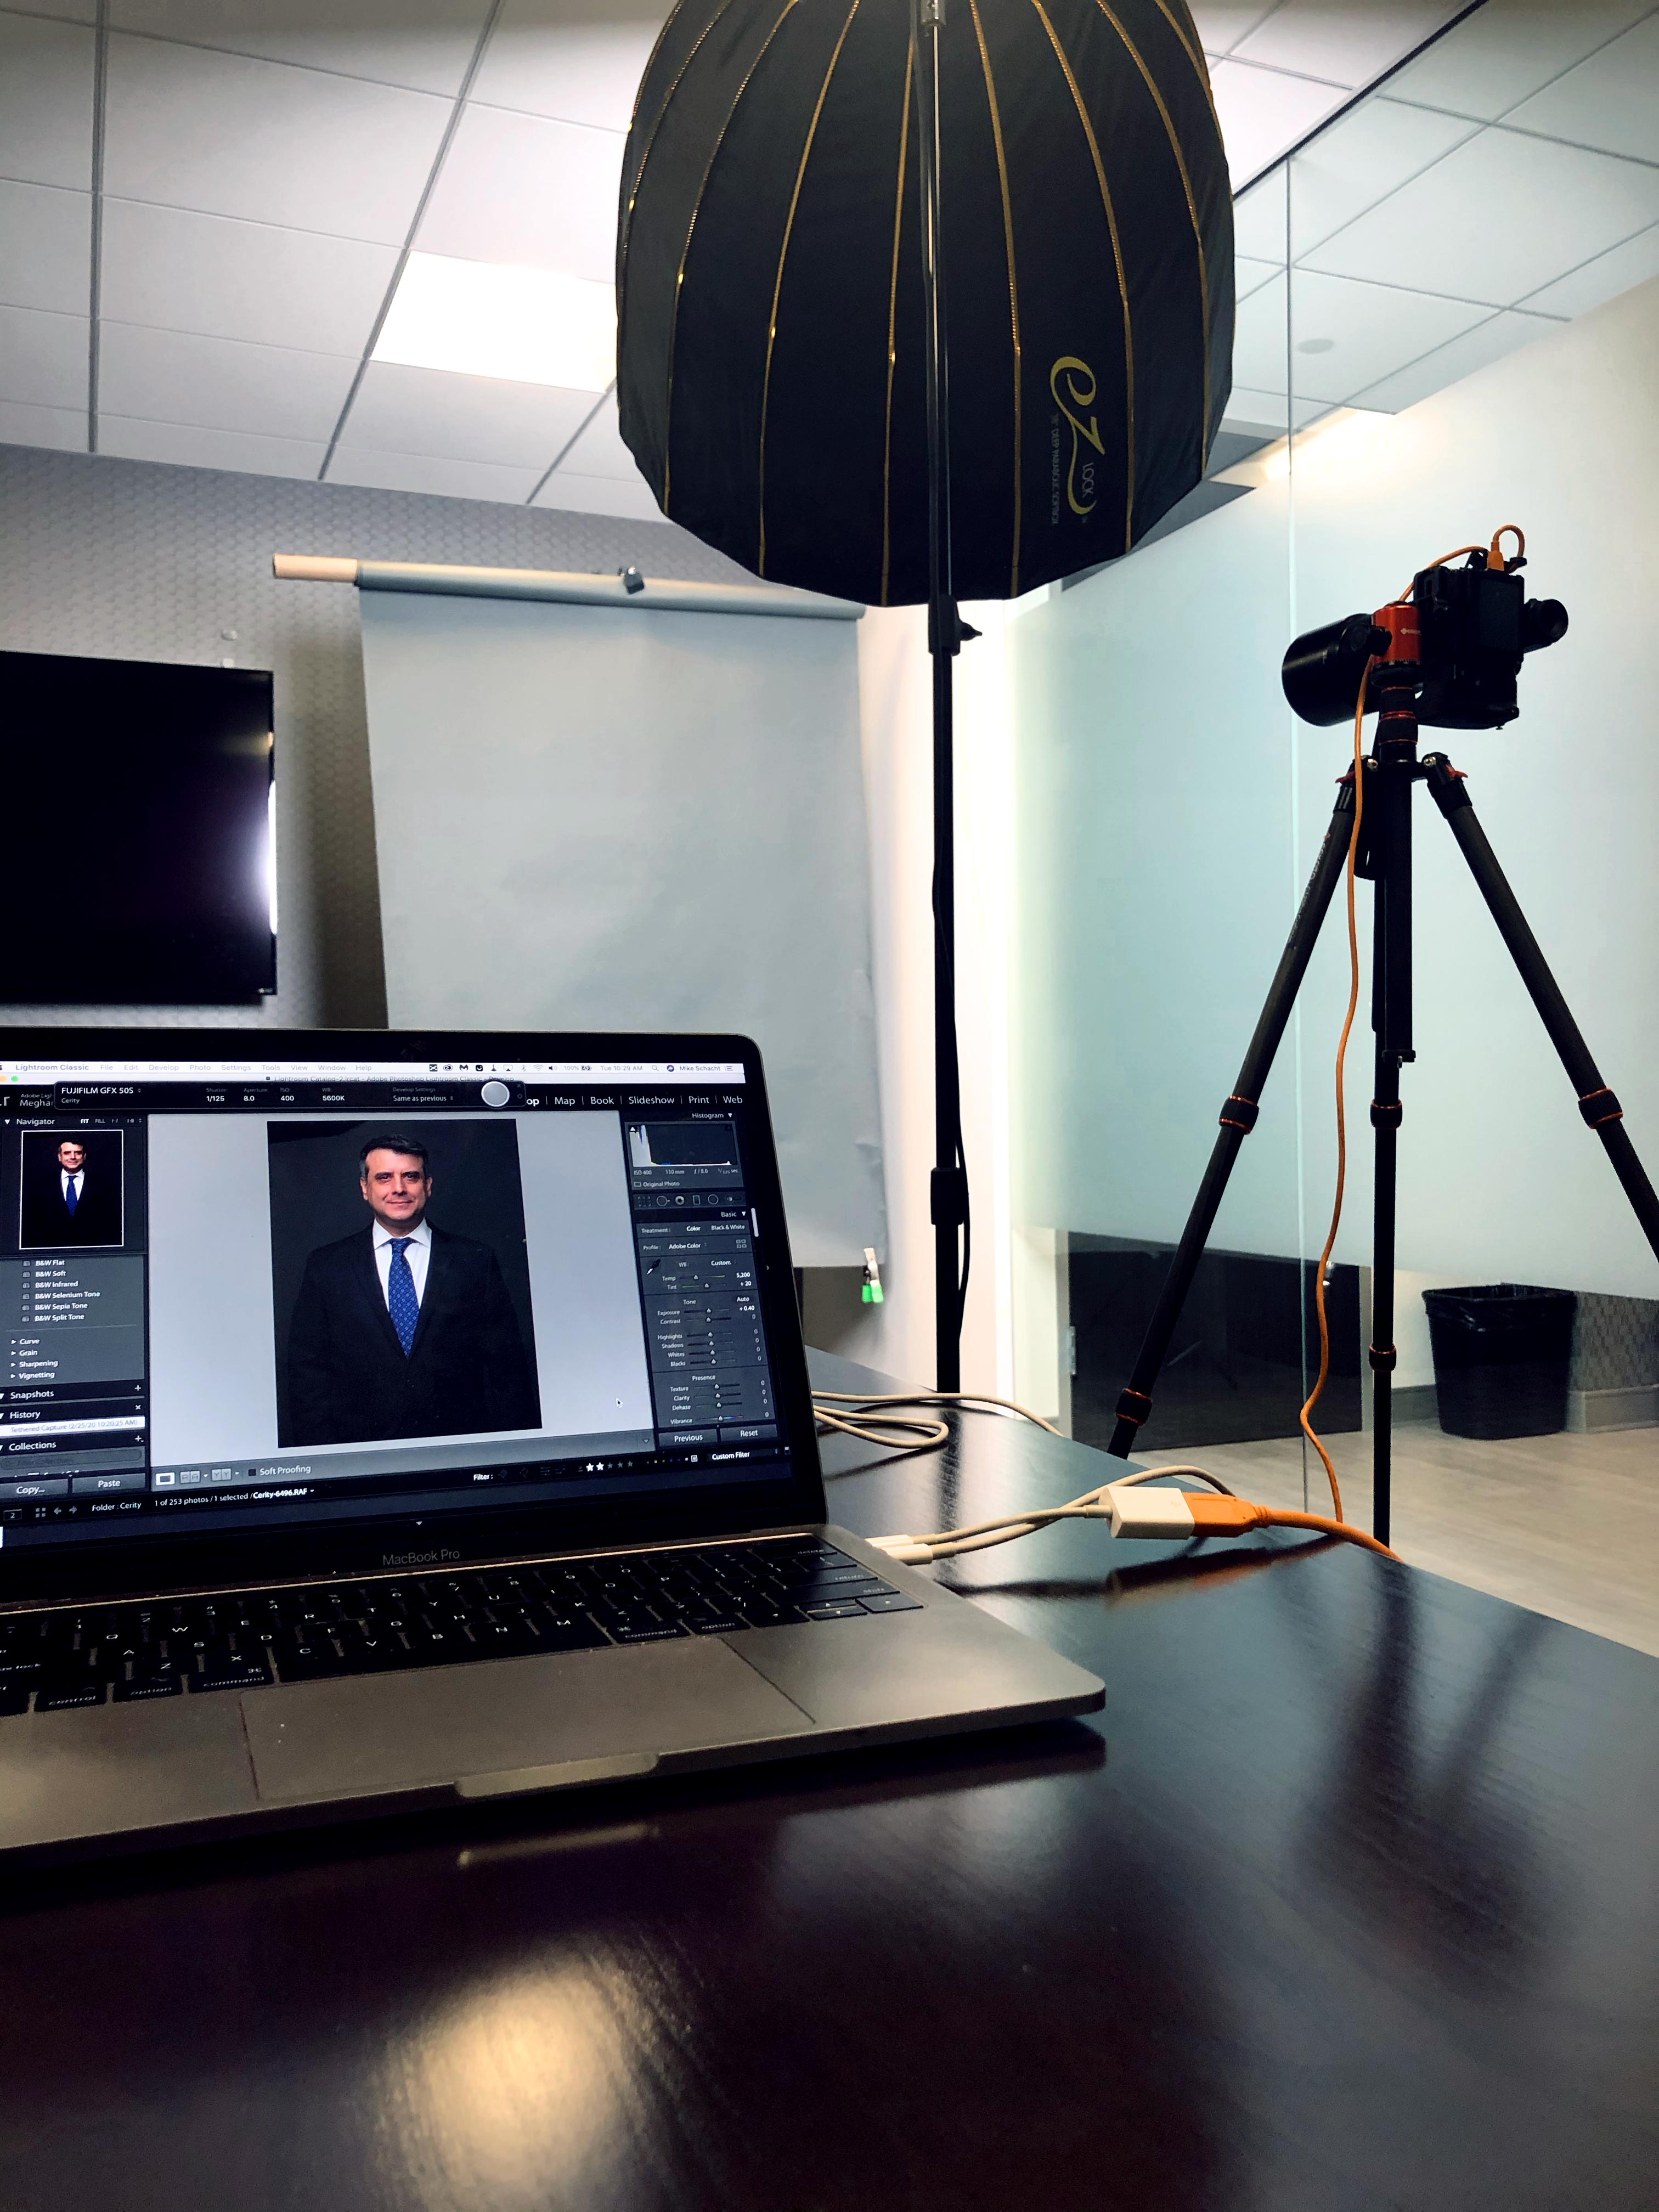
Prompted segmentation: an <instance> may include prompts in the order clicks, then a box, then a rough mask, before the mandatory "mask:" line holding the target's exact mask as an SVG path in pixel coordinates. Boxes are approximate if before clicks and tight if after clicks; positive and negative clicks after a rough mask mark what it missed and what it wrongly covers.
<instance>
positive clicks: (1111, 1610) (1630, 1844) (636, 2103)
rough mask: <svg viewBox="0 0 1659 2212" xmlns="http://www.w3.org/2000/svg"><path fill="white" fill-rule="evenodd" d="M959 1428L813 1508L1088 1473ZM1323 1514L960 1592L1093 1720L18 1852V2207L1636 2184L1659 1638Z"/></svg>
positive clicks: (873, 1511) (13, 2127) (1640, 2193)
mask: <svg viewBox="0 0 1659 2212" xmlns="http://www.w3.org/2000/svg"><path fill="white" fill-rule="evenodd" d="M818 1379H819V1380H820V1381H821V1382H824V1383H829V1382H831V1381H832V1380H833V1379H834V1376H833V1372H832V1364H831V1363H828V1362H821V1363H820V1364H819V1367H818ZM957 1430H958V1431H959V1433H958V1436H957V1441H956V1442H955V1443H954V1444H953V1445H952V1447H951V1449H950V1451H949V1452H948V1453H947V1454H945V1455H935V1456H934V1457H933V1458H932V1459H926V1460H912V1461H909V1462H899V1463H897V1464H896V1465H888V1466H885V1467H883V1468H879V1469H877V1470H875V1471H870V1470H869V1468H868V1464H867V1463H868V1462H869V1459H870V1457H871V1455H868V1454H866V1453H864V1452H863V1451H862V1450H861V1449H860V1448H858V1447H854V1446H849V1445H847V1444H844V1443H841V1442H837V1443H834V1444H832V1445H831V1446H830V1447H829V1449H828V1451H827V1453H826V1461H827V1464H828V1465H829V1468H832V1469H833V1470H835V1473H834V1474H833V1477H832V1479H831V1480H830V1483H829V1491H830V1506H831V1512H832V1515H833V1516H834V1517H836V1518H838V1519H840V1520H842V1521H843V1522H846V1523H847V1524H848V1526H850V1527H853V1528H862V1529H864V1530H866V1532H870V1533H879V1532H880V1531H882V1530H884V1529H888V1528H905V1527H910V1528H915V1527H921V1526H936V1525H941V1524H942V1522H944V1521H945V1520H948V1519H951V1518H952V1517H960V1518H975V1517H978V1516H981V1514H983V1513H984V1512H986V1511H988V1510H996V1509H1000V1508H1002V1507H1005V1506H1007V1505H1013V1504H1030V1503H1032V1502H1034V1501H1036V1500H1038V1499H1043V1500H1052V1501H1058V1500H1059V1499H1060V1498H1062V1497H1065V1496H1067V1495H1070V1494H1073V1492H1077V1491H1079V1490H1082V1489H1084V1488H1085V1487H1087V1486H1090V1485H1091V1484H1092V1483H1094V1482H1097V1481H1098V1480H1101V1478H1102V1474H1103V1472H1104V1471H1105V1470H1104V1468H1103V1462H1102V1461H1101V1459H1100V1457H1099V1455H1097V1454H1095V1453H1093V1452H1089V1451H1085V1449H1083V1448H1082V1447H1080V1446H1077V1445H1072V1444H1063V1443H1054V1441H1053V1440H1052V1439H1050V1438H1048V1437H1044V1436H1042V1434H1041V1433H1040V1432H1038V1431H1034V1430H1029V1429H1024V1428H1020V1427H1017V1426H1014V1425H1012V1424H1006V1423H1003V1422H1000V1421H997V1420H994V1419H987V1418H986V1417H983V1416H981V1417H978V1418H972V1417H969V1418H968V1419H965V1420H963V1421H961V1422H958V1423H957ZM1294 1543H1295V1540H1290V1539H1280V1538H1278V1537H1273V1538H1268V1539H1264V1540H1262V1541H1259V1542H1253V1543H1252V1544H1251V1545H1250V1546H1249V1547H1243V1546H1233V1547H1225V1548H1224V1547H1222V1546H1219V1545H1212V1546H1210V1547H1207V1548H1206V1550H1204V1551H1203V1552H1200V1553H1198V1554H1197V1555H1195V1556H1193V1557H1188V1558H1183V1557H1181V1556H1179V1555H1178V1554H1177V1553H1176V1549H1175V1547H1169V1546H1152V1545H1145V1544H1141V1545H1133V1546H1132V1545H1129V1544H1127V1543H1126V1544H1123V1545H1121V1546H1117V1547H1114V1545H1113V1544H1112V1542H1111V1540H1110V1538H1109V1535H1108V1534H1107V1533H1106V1532H1105V1530H1104V1529H1103V1528H1102V1527H1100V1526H1099V1525H1098V1524H1096V1523H1084V1524H1081V1525H1077V1524H1073V1526H1071V1527H1068V1528H1060V1529H1058V1530H1055V1531H1052V1532H1049V1533H1048V1534H1042V1535H1039V1536H1036V1537H1031V1538H1029V1539H1027V1540H1026V1541H1024V1542H1023V1543H1020V1544H1018V1545H1016V1546H1012V1547H1008V1548H1007V1549H1006V1550H1002V1551H999V1552H995V1553H988V1554H986V1555H984V1556H982V1557H981V1558H980V1559H977V1560H975V1561H973V1562H972V1563H968V1562H964V1563H963V1565H961V1567H960V1568H959V1569H957V1570H955V1571H953V1579H955V1580H956V1581H957V1583H958V1584H959V1586H961V1587H964V1588H970V1589H973V1590H974V1592H975V1595H976V1596H977V1598H978V1601H980V1602H981V1603H983V1604H985V1605H986V1606H987V1607H991V1608H992V1609H994V1611H995V1612H996V1613H999V1614H1000V1615H1001V1616H1002V1617H1003V1618H1005V1619H1006V1620H1010V1621H1012V1622H1013V1623H1015V1624H1016V1625H1017V1626H1019V1627H1021V1628H1024V1629H1028V1630H1029V1631H1030V1632H1032V1633H1033V1634H1035V1635H1036V1636H1039V1637H1043V1638H1047V1639H1048V1641H1049V1642H1051V1643H1052V1644H1054V1645H1055V1646H1057V1647H1058V1648H1059V1649H1060V1650H1063V1651H1065V1652H1067V1653H1069V1654H1070V1655H1071V1656H1073V1657H1074V1658H1076V1659H1078V1660H1079V1661H1081V1662H1083V1663H1084V1664H1085V1666H1088V1667H1091V1668H1094V1669H1095V1670H1096V1671H1097V1673H1099V1674H1102V1675H1103V1676H1104V1677H1105V1679H1106V1681H1107V1684H1108V1700H1107V1705H1106V1709H1105V1711H1104V1712H1103V1714H1102V1715H1100V1716H1099V1717H1097V1719H1096V1720H1093V1721H1091V1722H1090V1723H1067V1724H1066V1725H1064V1726H1060V1727H1056V1728H1051V1729H1047V1730H1042V1731H1036V1732H1027V1733H1025V1734H1024V1735H1019V1736H1016V1737H1003V1738H1001V1739H1000V1740H995V1741H993V1740H982V1741H978V1742H974V1741H971V1740H970V1741H964V1742H960V1743H957V1744H956V1745H936V1746H933V1747H929V1748H927V1749H922V1750H916V1751H906V1752H902V1753H887V1754H884V1755H881V1756H866V1757H860V1758H840V1759H826V1760H823V1761H818V1762H815V1763H813V1764H812V1765H804V1766H801V1767H799V1768H795V1769H793V1770H787V1769H786V1770H779V1769H772V1770H769V1771H762V1772H760V1773H758V1774H757V1775H754V1776H750V1777H748V1778H743V1777H737V1778H726V1780H725V1781H723V1782H720V1783H718V1784H714V1783H703V1784H698V1785H696V1786H690V1785H673V1786H661V1785H659V1786H655V1787H652V1788H648V1789H639V1790H633V1791H631V1792H626V1791H619V1790H613V1791H609V1792H606V1793H605V1794H604V1795H603V1796H600V1795H592V1796H585V1797H582V1798H580V1799H575V1798H566V1799H563V1800H562V1801H556V1802H549V1803H547V1804H544V1805H543V1806H541V1807H540V1808H535V1807H520V1808H517V1809H516V1810H497V1811H496V1812H495V1813H493V1814H481V1813H477V1812H470V1813H467V1814H457V1815H454V1816H451V1817H447V1818H445V1819H443V1820H436V1821H428V1822H425V1823H423V1824H422V1825H420V1826H402V1827H399V1828H398V1829H396V1830H392V1829H387V1828H375V1829H362V1828H360V1829H357V1830H355V1831H350V1832H338V1831H337V1832H333V1833H331V1834H330V1835H327V1836H325V1837H322V1838H308V1839H306V1840H304V1841H298V1842H296V1841H288V1842H283V1843H280V1844H258V1845H252V1846H249V1845H244V1846H240V1847H237V1848H234V1849H227V1850H215V1851H201V1852H197V1853H194V1854H191V1855H187V1856H179V1857H172V1858H167V1859H163V1858H160V1857H157V1858H151V1859H149V1860H145V1861H134V1862H130V1863H126V1864H125V1865H118V1866H113V1867H106V1868H103V1869H95V1870H92V1871H88V1870H84V1869H83V1870H82V1871H80V1872H78V1873H77V1874H76V1875H74V1876H73V1877H70V1876H58V1877H55V1878H48V1877H42V1876H35V1877H33V1878H31V1879H30V1880H29V1881H27V1882H25V1881H23V1880H21V1878H14V1879H13V1881H12V1883H11V1886H10V1888H9V1893H8V1894H7V1896H6V1898H5V1899H4V1916H3V1917H0V2082H3V2087H0V2203H3V2205H4V2207H5V2208H6V2212H78V2209H79V2208H81V2207H82V2206H86V2207H93V2206H96V2207H98V2208H100V2212H151V2208H155V2212H163V2208H165V2212H197V2208H212V2212H266V2208H273V2207H282V2208H284V2212H288V2208H294V2212H380V2208H392V2207H397V2208H399V2212H402V2208H418V2212H498V2208H499V2212H532V2208H534V2212H555V2208H557V2212H563V2208H565V2207H569V2208H572V2212H577V2208H580V2212H611V2208H616V2212H623V2209H624V2208H626V2212H657V2208H667V2207H677V2208H678V2207H691V2206H695V2207H698V2208H702V2207H708V2208H709V2212H750V2208H752V2212H839V2209H840V2208H842V2207H846V2208H848V2212H851V2208H860V2212H867V2208H872V2207H889V2206H900V2207H924V2206H926V2207H932V2206H949V2207H951V2208H963V2207H966V2208H975V2209H977V2208H981V2207H982V2208H985V2212H992V2208H994V2212H1024V2208H1026V2207H1033V2208H1042V2212H1051V2208H1052V2212H1062V2209H1063V2208H1069V2207H1073V2206H1077V2207H1087V2208H1089V2212H1119V2208H1129V2207H1141V2206H1146V2207H1156V2208H1158V2212H1179V2208H1185V2207H1194V2208H1202V2212H1301V2208H1308V2212H1349V2208H1352V2212H1372V2209H1373V2208H1377V2212H1381V2208H1392V2207H1404V2208H1408V2212H1419V2208H1420V2212H1467V2209H1468V2208H1475V2207H1479V2208H1482V2212H1484V2208H1487V2207H1491V2208H1492V2209H1493V2212H1499V2208H1501V2212H1577V2208H1580V2207H1583V2208H1585V2212H1590V2208H1594V2212H1626V2208H1629V2212H1636V2208H1642V2212H1651V2208H1653V2207H1654V2206H1655V2205H1656V2204H1659V1976H1656V1972H1655V1965H1656V1950H1659V1946H1656V1941H1655V1938H1656V1933H1659V1883H1656V1879H1655V1870H1656V1857H1655V1844H1656V1833H1659V1828H1656V1813H1659V1696H1656V1692H1659V1666H1656V1663H1655V1662H1653V1661H1652V1660H1650V1659H1648V1658H1645V1657H1643V1656H1640V1655H1639V1654H1638V1653H1636V1652H1633V1651H1629V1650H1625V1649H1623V1648H1622V1647H1620V1646H1619V1645H1617V1644H1607V1643H1604V1642H1602V1641H1601V1640H1600V1639H1599V1638H1595V1637H1593V1636H1588V1635H1585V1634H1583V1632H1580V1631H1579V1630H1577V1629H1572V1628H1566V1627H1563V1626H1559V1625H1557V1624H1556V1623H1555V1622H1553V1621H1550V1620H1544V1619H1542V1618H1541V1616H1539V1615H1537V1614H1534V1613H1523V1612H1522V1611H1520V1610H1518V1609H1517V1608H1516V1607H1512V1606H1509V1605H1505V1604H1503V1603H1501V1602H1499V1601H1496V1600H1494V1599H1492V1598H1488V1597H1485V1596H1481V1595H1478V1594H1477V1593H1475V1592H1474V1591H1471V1590H1466V1589H1461V1588H1459V1587H1457V1586H1455V1584H1452V1583H1445V1582H1441V1581H1437V1580H1436V1579H1435V1578H1433V1577H1431V1576H1428V1575H1425V1574H1420V1573H1417V1572H1414V1571H1411V1570H1408V1569H1406V1568H1392V1567H1389V1565H1387V1564H1386V1563H1385V1562H1381V1561H1378V1560H1376V1559H1373V1558H1371V1557H1370V1556H1367V1555H1365V1554H1363V1553H1360V1552H1358V1550H1357V1549H1354V1548H1353V1547H1347V1546H1331V1547H1324V1546H1318V1545H1316V1547H1314V1548H1313V1549H1312V1550H1311V1551H1306V1552H1304V1555H1303V1556H1300V1557H1284V1556H1279V1555H1278V1554H1279V1553H1283V1552H1285V1551H1288V1550H1291V1548H1293V1547H1294Z"/></svg>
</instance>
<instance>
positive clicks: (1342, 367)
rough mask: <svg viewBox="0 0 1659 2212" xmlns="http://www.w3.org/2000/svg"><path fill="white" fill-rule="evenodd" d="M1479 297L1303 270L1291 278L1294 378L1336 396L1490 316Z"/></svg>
mask: <svg viewBox="0 0 1659 2212" xmlns="http://www.w3.org/2000/svg"><path fill="white" fill-rule="evenodd" d="M1489 313H1490V310H1489V309H1488V308H1486V307H1483V306H1481V305H1480V303H1479V302H1478V301H1468V300H1446V299H1442V298H1440V297H1438V296H1437V295H1435V294H1432V293H1429V292H1407V291H1396V290H1394V289H1390V288H1389V286H1387V285H1384V284H1358V283H1354V282H1353V281H1352V279H1350V278H1347V277H1343V276H1317V275H1316V274H1315V273H1314V272H1313V271H1312V270H1305V269H1298V270H1296V272H1295V273H1294V275H1293V276H1292V277H1291V388H1292V390H1293V391H1296V392H1306V393H1307V394H1308V395H1309V397H1310V398H1315V399H1326V400H1330V401H1332V402H1333V403H1336V402H1340V401H1342V400H1346V399H1352V398H1353V396H1354V394H1355V393H1356V392H1360V391H1362V390H1364V388H1366V387H1367V386H1370V385H1374V384H1376V382H1377V381H1378V380H1379V379H1381V378H1383V377H1385V376H1390V375H1392V374H1394V372H1395V370H1396V369H1399V368H1404V367H1405V366H1406V364H1407V362H1413V361H1415V360H1416V359H1417V358H1418V357H1419V355H1421V354H1425V353H1427V352H1429V351H1430V350H1431V348H1433V347H1435V346H1440V345H1444V344H1445V343H1447V342H1448V340H1449V339H1451V338H1455V337H1460V336H1461V335H1462V333H1463V332H1464V331H1468V330H1472V329H1473V328H1474V325H1476V324H1477V323H1483V322H1485V321H1486V319H1487V316H1488V314H1489Z"/></svg>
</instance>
